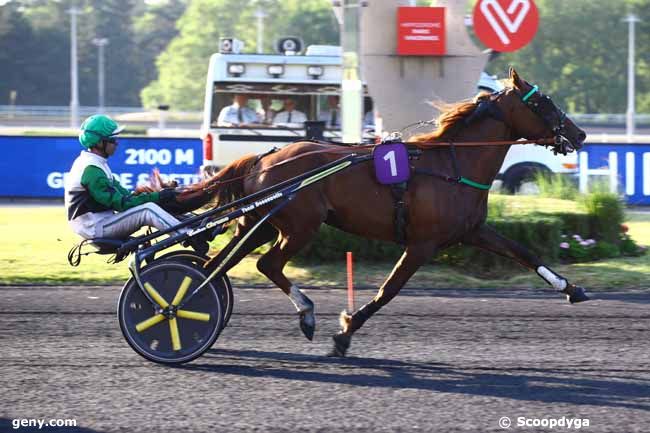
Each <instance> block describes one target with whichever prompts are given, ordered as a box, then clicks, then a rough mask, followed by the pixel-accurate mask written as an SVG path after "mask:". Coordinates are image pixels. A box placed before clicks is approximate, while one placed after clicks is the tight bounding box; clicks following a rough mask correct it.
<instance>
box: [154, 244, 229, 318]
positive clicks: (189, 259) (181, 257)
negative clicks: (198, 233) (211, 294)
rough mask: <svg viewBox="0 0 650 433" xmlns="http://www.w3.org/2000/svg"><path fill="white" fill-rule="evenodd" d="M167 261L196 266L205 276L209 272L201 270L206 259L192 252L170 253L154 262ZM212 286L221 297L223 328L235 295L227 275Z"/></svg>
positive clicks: (176, 251)
mask: <svg viewBox="0 0 650 433" xmlns="http://www.w3.org/2000/svg"><path fill="white" fill-rule="evenodd" d="M168 259H171V260H174V261H180V262H184V263H188V264H192V265H196V266H197V267H198V268H200V269H201V271H202V272H204V273H205V274H206V276H207V275H208V274H209V272H205V271H206V270H205V269H204V268H203V265H205V264H206V262H207V261H208V257H205V256H200V255H198V254H197V253H195V252H194V251H190V250H175V251H170V252H168V253H165V254H163V255H162V256H160V257H158V258H157V259H156V260H168ZM214 286H215V288H216V289H217V292H218V293H219V295H220V296H221V305H222V307H223V312H224V314H223V327H224V328H225V327H226V326H228V322H230V316H232V309H233V306H234V304H235V295H234V294H233V292H232V284H230V279H229V278H228V275H225V274H224V276H223V277H221V278H220V280H219V281H216V280H215V281H214Z"/></svg>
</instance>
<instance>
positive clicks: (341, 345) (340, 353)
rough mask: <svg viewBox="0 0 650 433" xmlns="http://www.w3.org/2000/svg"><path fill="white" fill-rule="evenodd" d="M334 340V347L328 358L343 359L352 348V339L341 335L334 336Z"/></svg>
mask: <svg viewBox="0 0 650 433" xmlns="http://www.w3.org/2000/svg"><path fill="white" fill-rule="evenodd" d="M332 340H334V347H333V348H332V351H331V352H329V353H328V354H327V356H332V357H339V358H343V357H344V356H345V354H346V352H347V351H348V349H349V348H350V342H351V341H352V337H351V336H349V335H346V334H341V333H339V334H334V335H333V336H332Z"/></svg>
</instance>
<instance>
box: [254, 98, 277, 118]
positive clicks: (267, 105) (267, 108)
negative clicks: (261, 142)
mask: <svg viewBox="0 0 650 433" xmlns="http://www.w3.org/2000/svg"><path fill="white" fill-rule="evenodd" d="M272 104H273V100H272V99H271V97H270V96H267V95H262V96H260V105H261V106H262V108H261V109H260V110H259V111H258V112H257V116H258V117H259V118H260V120H261V121H262V123H263V124H265V125H270V124H271V123H273V118H274V117H275V113H276V112H275V111H273V109H272V108H271V105H272Z"/></svg>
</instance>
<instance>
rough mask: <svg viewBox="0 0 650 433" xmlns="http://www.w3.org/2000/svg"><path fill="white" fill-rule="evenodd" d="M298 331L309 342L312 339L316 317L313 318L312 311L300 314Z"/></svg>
mask: <svg viewBox="0 0 650 433" xmlns="http://www.w3.org/2000/svg"><path fill="white" fill-rule="evenodd" d="M300 330H301V331H302V333H303V334H304V335H305V337H307V340H309V341H311V340H312V339H313V338H314V331H315V330H316V317H314V310H308V311H304V312H302V313H300Z"/></svg>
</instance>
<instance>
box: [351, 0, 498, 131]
mask: <svg viewBox="0 0 650 433" xmlns="http://www.w3.org/2000/svg"><path fill="white" fill-rule="evenodd" d="M410 3H411V2H410V1H407V0H375V1H370V2H368V5H367V6H366V7H365V8H363V14H362V24H361V28H362V29H363V33H362V35H361V52H362V59H363V60H362V72H363V79H364V81H365V82H366V84H367V86H368V91H369V93H370V96H372V98H373V100H374V102H375V108H376V109H377V110H378V111H379V114H380V116H381V117H382V119H383V128H384V131H388V132H391V131H397V130H399V129H401V128H403V127H404V126H406V125H408V124H410V123H413V122H417V121H419V120H430V119H432V118H434V117H436V116H437V114H438V113H437V111H436V110H435V108H434V107H432V106H431V105H430V103H429V102H430V101H432V100H442V101H445V102H456V101H459V100H461V99H466V98H470V97H472V96H474V95H475V94H476V93H477V90H476V84H477V83H478V80H479V78H480V75H481V71H483V69H484V68H485V65H486V63H487V60H488V55H487V54H483V53H482V52H481V50H479V49H478V48H477V47H476V46H475V45H474V43H473V42H472V41H471V39H470V38H469V35H468V33H467V28H466V26H465V22H464V18H465V13H466V12H467V9H466V6H467V1H466V0H439V1H437V2H433V3H434V4H433V5H432V6H443V7H446V16H445V22H446V38H447V54H446V55H445V56H440V57H430V56H398V55H397V7H398V6H409V5H410Z"/></svg>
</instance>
